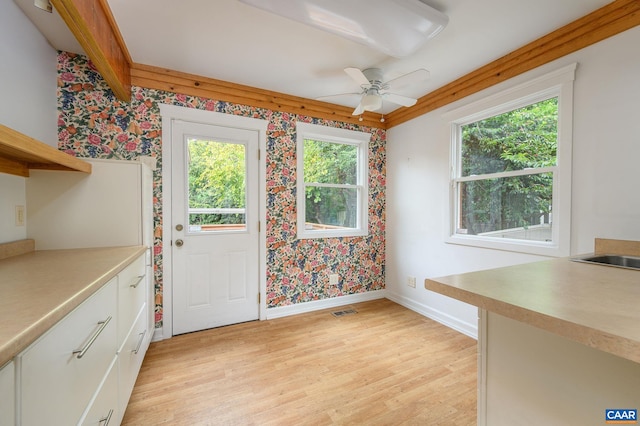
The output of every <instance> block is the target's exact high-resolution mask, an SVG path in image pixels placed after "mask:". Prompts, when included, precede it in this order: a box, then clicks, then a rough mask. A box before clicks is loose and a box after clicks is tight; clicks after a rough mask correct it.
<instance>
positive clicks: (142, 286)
mask: <svg viewBox="0 0 640 426" xmlns="http://www.w3.org/2000/svg"><path fill="white" fill-rule="evenodd" d="M147 286H148V281H147V277H146V267H145V255H141V256H140V257H138V258H137V259H136V260H134V261H133V263H131V264H130V265H129V266H127V267H126V268H125V269H124V270H123V271H122V272H120V273H119V274H118V349H120V347H121V346H122V344H123V343H124V340H125V338H126V337H127V335H128V334H129V330H131V327H133V323H134V322H135V320H136V318H137V317H138V312H140V309H141V308H142V306H143V305H144V304H145V299H146V298H147V294H148V293H147Z"/></svg>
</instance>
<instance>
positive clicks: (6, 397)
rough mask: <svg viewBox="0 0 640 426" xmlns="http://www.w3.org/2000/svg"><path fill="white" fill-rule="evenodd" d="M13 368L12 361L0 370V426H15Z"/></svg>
mask: <svg viewBox="0 0 640 426" xmlns="http://www.w3.org/2000/svg"><path fill="white" fill-rule="evenodd" d="M15 405H16V391H15V368H14V364H13V361H11V362H10V363H9V364H7V365H5V366H4V367H2V369H0V426H13V425H14V424H15V409H16V407H15Z"/></svg>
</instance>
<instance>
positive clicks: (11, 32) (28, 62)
mask: <svg viewBox="0 0 640 426" xmlns="http://www.w3.org/2000/svg"><path fill="white" fill-rule="evenodd" d="M43 13H46V12H43ZM0 58H2V60H0V124H3V125H5V126H7V127H11V128H13V129H15V130H18V131H19V132H22V133H24V134H26V135H29V136H31V137H33V138H36V139H38V140H40V141H41V142H44V143H47V144H49V145H51V146H54V147H57V143H58V142H57V141H58V136H57V99H56V78H57V76H56V66H57V64H56V51H55V50H54V49H53V48H52V47H51V46H50V45H49V43H47V41H46V40H45V39H44V37H43V36H42V35H41V34H40V32H39V31H38V30H37V29H36V28H35V27H34V26H33V24H31V21H29V19H27V17H26V16H25V15H24V14H23V13H22V11H21V10H20V8H18V6H17V5H16V4H15V3H14V2H13V1H1V2H0ZM16 205H25V179H24V178H20V177H16V176H11V175H7V174H4V173H0V243H3V242H8V241H15V240H20V239H23V238H26V226H20V227H18V226H15V206H16Z"/></svg>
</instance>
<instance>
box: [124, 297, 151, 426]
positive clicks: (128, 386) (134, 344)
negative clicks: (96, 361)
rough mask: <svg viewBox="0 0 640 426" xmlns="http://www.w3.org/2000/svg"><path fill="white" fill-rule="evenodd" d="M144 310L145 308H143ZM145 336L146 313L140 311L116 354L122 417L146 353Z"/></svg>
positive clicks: (147, 343)
mask: <svg viewBox="0 0 640 426" xmlns="http://www.w3.org/2000/svg"><path fill="white" fill-rule="evenodd" d="M145 308H146V306H145ZM146 335H147V311H146V309H142V310H140V313H139V315H138V319H137V321H136V323H135V325H134V327H133V328H132V329H131V333H129V336H128V337H127V340H126V342H125V344H124V346H123V347H122V350H121V351H120V353H119V354H118V375H119V389H118V399H119V409H120V414H121V415H122V416H124V412H125V410H126V409H127V404H128V403H129V397H131V391H132V390H133V386H134V385H135V383H136V378H137V377H138V372H139V371H140V366H141V365H142V360H143V359H144V355H145V353H146V352H147V347H148V345H149V340H148V339H147V338H146Z"/></svg>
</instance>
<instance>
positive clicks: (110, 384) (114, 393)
mask: <svg viewBox="0 0 640 426" xmlns="http://www.w3.org/2000/svg"><path fill="white" fill-rule="evenodd" d="M119 417H120V415H119V413H118V366H117V358H116V357H114V358H113V362H112V364H111V366H110V367H109V372H108V373H107V375H106V376H105V378H104V380H103V382H102V383H101V384H100V388H99V389H98V391H97V392H96V395H95V397H94V399H93V401H91V404H90V405H89V407H87V411H85V413H84V415H83V416H82V419H81V420H80V422H79V423H80V424H81V425H83V426H106V425H109V424H110V425H116V424H119V422H117V421H116V420H117V419H118V418H119Z"/></svg>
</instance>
